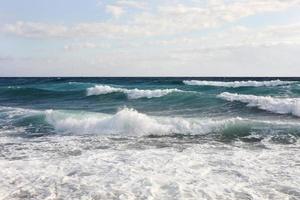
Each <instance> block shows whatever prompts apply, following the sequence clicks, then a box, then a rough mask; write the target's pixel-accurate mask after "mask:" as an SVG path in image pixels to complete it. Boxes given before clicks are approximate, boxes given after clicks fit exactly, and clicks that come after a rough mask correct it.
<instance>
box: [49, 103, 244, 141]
mask: <svg viewBox="0 0 300 200" xmlns="http://www.w3.org/2000/svg"><path fill="white" fill-rule="evenodd" d="M46 120H47V121H48V122H49V123H50V124H52V125H53V126H54V127H55V128H56V129H57V130H58V131H63V132H71V133H78V134H87V133H94V134H125V135H150V134H159V135H164V134H171V133H180V134H204V133H208V132H210V131H212V130H214V129H217V128H220V127H222V126H224V125H226V124H227V125H228V124H234V123H236V122H238V121H242V119H241V118H231V119H224V120H213V119H197V118H190V119H188V118H187V119H185V118H179V117H155V116H149V115H146V114H143V113H139V112H138V111H136V110H134V109H128V108H124V109H122V110H120V111H119V112H117V113H116V114H115V115H106V114H99V113H98V114H97V113H85V114H84V113H81V114H80V113H77V114H75V113H73V114H72V113H70V112H62V111H53V110H48V111H46Z"/></svg>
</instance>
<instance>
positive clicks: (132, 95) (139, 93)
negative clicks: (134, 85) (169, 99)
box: [87, 85, 182, 99]
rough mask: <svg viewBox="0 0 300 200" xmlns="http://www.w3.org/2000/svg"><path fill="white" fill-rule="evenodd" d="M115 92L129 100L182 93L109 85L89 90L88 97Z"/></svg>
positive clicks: (169, 90) (174, 90) (172, 90)
mask: <svg viewBox="0 0 300 200" xmlns="http://www.w3.org/2000/svg"><path fill="white" fill-rule="evenodd" d="M115 92H122V93H124V94H126V95H127V97H128V98H129V99H139V98H155V97H162V96H165V95H168V94H170V93H173V92H182V91H181V90H178V89H155V90H140V89H125V88H116V87H111V86H108V85H96V86H94V87H91V88H88V89H87V96H93V95H102V94H109V93H115Z"/></svg>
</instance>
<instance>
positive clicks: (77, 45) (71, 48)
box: [64, 42, 98, 51]
mask: <svg viewBox="0 0 300 200" xmlns="http://www.w3.org/2000/svg"><path fill="white" fill-rule="evenodd" d="M97 47H98V46H97V45H96V44H94V43H91V42H84V43H75V44H69V45H65V46H64V50H66V51H76V50H80V49H94V48H97Z"/></svg>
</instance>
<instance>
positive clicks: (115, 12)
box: [106, 5, 125, 18]
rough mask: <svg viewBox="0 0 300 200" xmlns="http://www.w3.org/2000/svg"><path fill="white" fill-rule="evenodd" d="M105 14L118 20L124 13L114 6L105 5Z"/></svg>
mask: <svg viewBox="0 0 300 200" xmlns="http://www.w3.org/2000/svg"><path fill="white" fill-rule="evenodd" d="M106 12H108V13H110V14H112V15H113V16H114V17H115V18H119V17H120V16H122V15H123V14H124V13H125V10H124V8H122V7H120V6H116V5H107V6H106Z"/></svg>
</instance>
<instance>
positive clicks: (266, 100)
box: [218, 92, 300, 117]
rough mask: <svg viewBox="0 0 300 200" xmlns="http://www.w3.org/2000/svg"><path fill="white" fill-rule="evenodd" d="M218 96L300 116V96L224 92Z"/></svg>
mask: <svg viewBox="0 0 300 200" xmlns="http://www.w3.org/2000/svg"><path fill="white" fill-rule="evenodd" d="M218 97H220V98H222V99H225V100H227V101H240V102H243V103H247V106H250V107H257V108H259V109H262V110H266V111H270V112H273V113H278V114H292V115H294V116H298V117H300V99H299V98H275V97H270V96H255V95H241V94H236V93H229V92H224V93H222V94H220V95H218Z"/></svg>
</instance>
